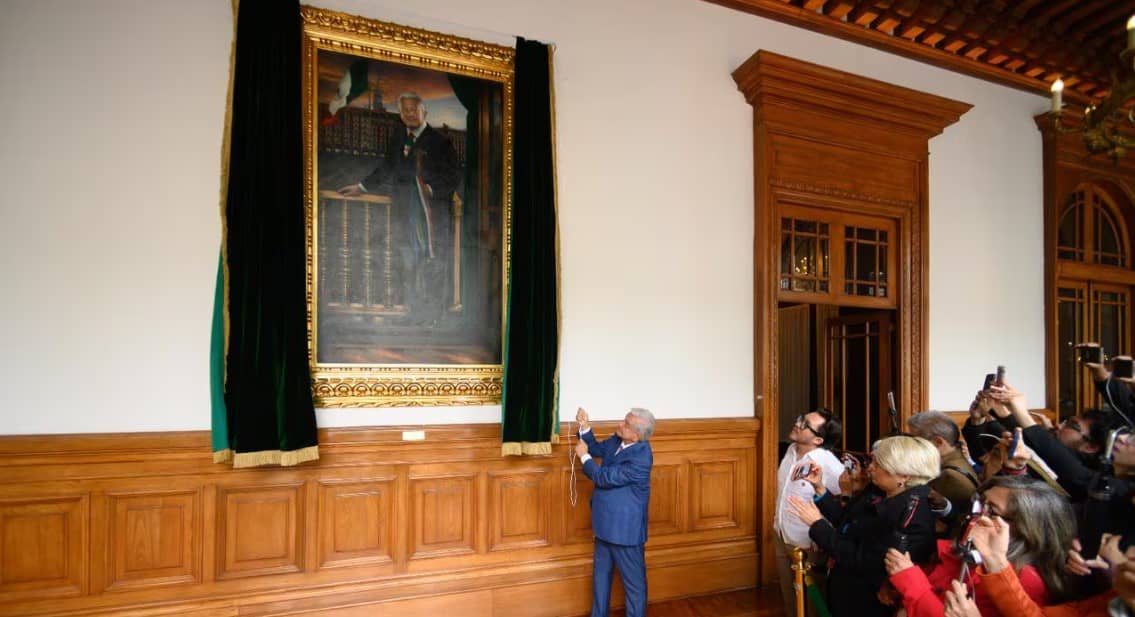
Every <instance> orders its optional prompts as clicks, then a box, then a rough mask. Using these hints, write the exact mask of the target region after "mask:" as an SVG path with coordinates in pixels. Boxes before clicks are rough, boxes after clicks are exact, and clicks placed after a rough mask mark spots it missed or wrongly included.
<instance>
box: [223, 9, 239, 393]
mask: <svg viewBox="0 0 1135 617" xmlns="http://www.w3.org/2000/svg"><path fill="white" fill-rule="evenodd" d="M232 6H233V40H232V43H231V44H230V45H229V87H228V92H227V93H226V95H225V129H224V131H225V132H224V134H223V135H222V136H221V195H220V199H219V200H218V203H219V204H220V207H221V256H222V259H221V265H222V269H223V271H224V278H223V280H224V292H223V293H224V307H225V308H224V311H223V312H222V317H223V318H224V322H225V361H226V370H225V375H224V381H225V383H226V384H227V383H228V379H229V372H228V369H227V362H228V357H229V249H228V247H229V226H228V219H227V217H226V216H225V212H226V210H228V199H229V158H230V156H231V151H232V127H233V78H234V77H235V73H236V34H237V16H238V15H239V14H240V0H232Z"/></svg>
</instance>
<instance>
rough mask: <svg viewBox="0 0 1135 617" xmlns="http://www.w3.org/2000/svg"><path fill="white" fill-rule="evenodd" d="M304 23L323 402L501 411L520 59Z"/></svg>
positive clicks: (323, 20) (450, 39)
mask: <svg viewBox="0 0 1135 617" xmlns="http://www.w3.org/2000/svg"><path fill="white" fill-rule="evenodd" d="M302 15H303V21H304V47H303V50H304V51H303V68H304V75H303V102H304V118H303V128H304V140H305V141H304V148H305V161H304V167H305V192H306V200H307V202H306V213H307V236H306V242H307V276H308V343H309V351H310V359H311V369H312V384H313V389H314V396H315V399H316V403H317V404H318V405H320V406H325V407H350V406H367V407H371V406H380V407H382V406H417V405H460V404H488V403H498V402H500V397H501V377H502V340H503V334H504V315H505V306H504V305H505V298H506V297H507V296H506V294H507V286H508V276H507V272H508V259H509V254H508V246H509V243H508V240H509V231H510V228H509V222H510V211H509V204H510V202H511V192H510V187H511V172H512V169H511V156H510V152H511V148H512V122H511V119H512V100H513V75H514V71H513V69H514V50H513V49H512V48H509V47H501V46H497V45H492V44H488V43H482V42H478V41H473V40H469V39H463V38H458V37H454V36H449V35H445V34H439V33H436V32H429V31H426V30H420V29H416V28H410V27H406V26H399V25H396V24H390V23H385V22H380V21H375V20H370V19H364V18H361V17H356V16H351V15H346V14H343V13H337V12H333V11H326V10H322V9H316V8H312V7H303V8H302Z"/></svg>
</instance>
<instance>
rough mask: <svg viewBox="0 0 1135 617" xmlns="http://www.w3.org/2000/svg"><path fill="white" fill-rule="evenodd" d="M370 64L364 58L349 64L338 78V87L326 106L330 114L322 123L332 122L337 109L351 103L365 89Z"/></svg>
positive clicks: (337, 111) (336, 115) (336, 114)
mask: <svg viewBox="0 0 1135 617" xmlns="http://www.w3.org/2000/svg"><path fill="white" fill-rule="evenodd" d="M369 69H370V65H369V64H368V63H367V61H366V60H356V61H355V62H353V63H352V64H351V68H349V69H347V72H346V73H345V74H344V75H343V78H342V79H340V80H339V89H338V91H337V92H336V93H335V98H333V99H331V102H330V103H329V104H328V106H327V111H329V112H330V113H331V116H330V117H329V118H327V119H326V120H324V121H323V122H324V124H331V123H334V122H335V120H336V119H337V118H338V117H339V116H338V114H339V110H340V109H343V108H344V107H346V106H347V105H350V104H351V101H353V100H355V99H357V98H358V97H359V95H360V94H362V93H364V92H366V91H367V73H368V72H369Z"/></svg>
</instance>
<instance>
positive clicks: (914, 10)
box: [706, 0, 1135, 104]
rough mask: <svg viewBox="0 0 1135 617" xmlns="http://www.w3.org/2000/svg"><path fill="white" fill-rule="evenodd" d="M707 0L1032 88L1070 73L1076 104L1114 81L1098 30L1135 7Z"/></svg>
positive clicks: (1079, 1)
mask: <svg viewBox="0 0 1135 617" xmlns="http://www.w3.org/2000/svg"><path fill="white" fill-rule="evenodd" d="M706 1H708V2H712V3H714V4H720V5H723V6H727V7H730V8H734V9H737V10H741V11H745V12H749V13H754V14H756V15H760V16H762V17H767V18H770V19H775V20H778V21H782V22H785V23H788V24H791V25H795V26H798V27H803V28H807V29H810V30H815V31H817V32H821V33H824V34H828V35H831V36H836V37H839V38H843V39H846V40H850V41H853V42H856V43H860V44H864V45H868V46H871V47H876V48H878V49H883V50H886V51H890V52H893V53H899V54H901V55H903V56H905V57H908V58H913V59H916V60H920V61H923V62H928V63H930V64H934V65H937V66H941V67H944V68H946V69H949V70H953V71H957V72H961V73H966V74H969V75H973V76H976V77H980V78H983V79H988V80H990V81H995V82H998V83H1001V84H1004V85H1009V86H1012V87H1016V88H1021V89H1024V90H1029V91H1031V92H1037V93H1046V92H1047V91H1048V85H1049V82H1051V81H1052V80H1053V79H1055V77H1056V76H1057V75H1061V76H1067V77H1068V78H1069V79H1065V82H1066V86H1067V88H1068V89H1067V90H1066V92H1065V95H1066V96H1065V98H1066V99H1067V100H1068V102H1069V103H1074V104H1083V103H1086V102H1088V100H1089V98H1090V96H1091V95H1092V94H1094V93H1097V92H1098V84H1099V83H1101V82H1102V83H1106V81H1107V79H1106V78H1105V76H1104V75H1102V74H1099V73H1098V70H1099V69H1098V65H1099V61H1098V56H1099V55H1100V53H1098V50H1099V49H1100V48H1106V47H1107V46H1108V45H1113V43H1107V42H1104V41H1100V40H1099V39H1110V38H1112V37H1110V36H1106V33H1105V35H1102V36H1097V35H1094V31H1095V30H1099V29H1109V28H1110V29H1113V28H1114V27H1115V26H1113V25H1112V23H1113V22H1112V20H1113V19H1117V18H1113V17H1109V16H1111V15H1112V14H1113V13H1117V14H1120V15H1121V16H1122V14H1125V13H1126V12H1127V11H1128V9H1130V12H1135V0H1118V2H1117V0H1047V1H1046V0H1017V1H1009V0H935V1H931V0H793V1H791V2H789V1H788V0H706ZM1117 4H1119V5H1122V7H1121V8H1116V5H1117ZM1088 5H1090V6H1088ZM1085 31H1087V32H1085ZM1117 38H1122V36H1121V35H1120V37H1117ZM1076 43H1078V44H1076ZM1114 45H1119V43H1114ZM1104 55H1106V54H1104ZM1072 77H1075V78H1076V80H1074V81H1073V80H1071V79H1070V78H1072Z"/></svg>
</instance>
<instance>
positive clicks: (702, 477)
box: [690, 459, 740, 530]
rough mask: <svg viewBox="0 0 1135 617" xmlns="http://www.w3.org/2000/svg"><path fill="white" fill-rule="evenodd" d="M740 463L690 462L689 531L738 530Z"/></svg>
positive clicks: (731, 461)
mask: <svg viewBox="0 0 1135 617" xmlns="http://www.w3.org/2000/svg"><path fill="white" fill-rule="evenodd" d="M738 480H739V478H738V474H737V459H726V460H713V461H690V529H692V530H703V529H721V528H722V527H739V526H740V521H739V520H738V516H737V506H738V503H737V485H738Z"/></svg>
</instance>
